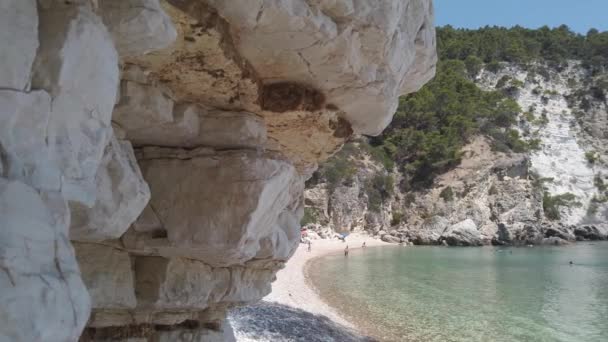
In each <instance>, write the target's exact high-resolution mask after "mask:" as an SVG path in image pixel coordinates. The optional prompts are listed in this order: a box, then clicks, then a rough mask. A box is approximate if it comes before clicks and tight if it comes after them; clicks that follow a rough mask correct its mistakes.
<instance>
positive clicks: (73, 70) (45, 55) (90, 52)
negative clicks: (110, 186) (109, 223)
mask: <svg viewBox="0 0 608 342" xmlns="http://www.w3.org/2000/svg"><path fill="white" fill-rule="evenodd" d="M39 18H40V22H39V31H38V32H39V39H40V47H39V48H38V54H37V56H36V59H35V61H34V65H33V77H32V88H36V89H43V90H46V91H47V92H48V93H49V94H50V96H51V99H52V102H51V109H52V111H51V115H50V116H49V120H48V125H47V127H46V132H47V133H46V141H47V144H48V145H49V151H50V155H51V156H52V158H53V159H54V160H56V161H57V163H58V165H59V167H60V170H61V172H62V187H61V191H62V193H63V195H64V197H65V198H66V199H68V200H71V201H77V202H81V203H83V204H85V205H88V206H91V205H93V203H94V202H95V193H96V186H95V175H96V173H97V169H98V167H99V164H100V162H101V159H102V156H103V152H104V149H105V147H106V145H107V143H108V141H109V139H110V137H111V134H112V129H111V125H110V119H111V116H112V108H113V107H114V103H115V99H116V89H117V86H118V55H117V54H116V50H115V49H114V44H113V42H112V39H111V38H110V35H109V34H108V31H107V30H106V28H105V26H104V25H103V23H102V22H101V19H99V17H97V16H96V15H95V14H94V13H93V10H92V9H91V8H90V6H84V5H81V4H79V3H78V2H62V4H61V5H57V7H54V4H53V6H51V5H50V4H42V5H41V6H40V10H39Z"/></svg>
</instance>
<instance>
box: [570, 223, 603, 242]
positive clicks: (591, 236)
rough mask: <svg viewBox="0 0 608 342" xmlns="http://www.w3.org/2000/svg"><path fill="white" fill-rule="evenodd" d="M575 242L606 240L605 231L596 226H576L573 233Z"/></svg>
mask: <svg viewBox="0 0 608 342" xmlns="http://www.w3.org/2000/svg"><path fill="white" fill-rule="evenodd" d="M573 233H574V235H575V236H576V239H577V240H606V239H607V238H608V236H607V234H606V232H605V231H602V230H601V229H599V228H598V227H596V226H578V227H576V228H574V231H573Z"/></svg>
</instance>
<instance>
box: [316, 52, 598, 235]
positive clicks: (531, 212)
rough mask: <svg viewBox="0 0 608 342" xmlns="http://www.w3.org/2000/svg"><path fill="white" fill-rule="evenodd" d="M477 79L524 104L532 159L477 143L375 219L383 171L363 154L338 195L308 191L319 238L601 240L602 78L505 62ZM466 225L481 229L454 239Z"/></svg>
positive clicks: (386, 204)
mask: <svg viewBox="0 0 608 342" xmlns="http://www.w3.org/2000/svg"><path fill="white" fill-rule="evenodd" d="M505 80H506V81H505ZM474 81H475V82H476V83H477V85H478V86H479V87H480V88H482V89H484V90H488V91H496V90H498V91H501V92H505V93H507V94H508V95H509V96H511V97H512V98H513V99H514V100H516V101H517V102H518V103H519V105H520V107H521V108H522V110H523V112H522V113H521V114H520V116H519V118H518V122H517V125H516V126H515V127H514V128H515V129H516V130H517V131H518V132H519V134H520V136H521V137H522V138H523V139H524V140H525V141H527V142H528V143H529V144H530V146H531V147H532V148H531V149H530V150H529V151H527V152H523V153H503V152H499V151H497V150H496V149H495V148H494V147H493V141H492V139H491V138H482V137H476V138H474V139H472V141H470V143H469V144H468V145H467V146H465V147H464V148H463V149H462V151H461V154H462V162H461V163H460V165H458V166H457V167H455V168H454V169H452V170H450V171H448V172H446V173H444V174H443V175H441V176H439V177H437V179H436V180H435V181H434V183H433V184H432V185H431V186H429V187H428V188H427V189H424V190H422V191H409V190H408V189H404V188H400V187H398V186H395V187H394V189H393V192H394V196H391V197H389V198H387V199H386V200H385V201H383V203H382V206H381V210H378V214H376V215H373V216H371V215H368V214H369V210H368V209H369V206H368V200H369V196H370V191H371V190H370V188H369V187H367V188H366V187H365V185H366V179H369V177H368V176H367V177H366V175H368V174H372V173H374V172H376V170H378V169H381V168H382V165H381V164H380V163H378V162H375V163H371V164H370V163H368V162H367V160H368V159H369V155H368V154H369V153H366V152H365V151H366V149H365V148H359V147H358V149H356V150H355V151H354V152H349V153H347V154H348V155H349V156H350V157H348V158H350V160H351V162H352V163H353V164H356V165H357V172H356V176H355V177H353V181H352V182H350V183H348V184H339V185H338V186H337V187H335V189H333V188H332V189H330V188H329V187H328V184H326V183H323V182H321V183H318V182H316V183H315V182H310V183H309V184H308V189H307V190H306V193H305V196H306V204H307V209H306V210H307V211H314V213H316V216H315V218H316V221H317V223H318V224H320V226H319V227H316V228H315V230H316V231H323V230H324V229H326V228H331V229H333V230H336V231H340V230H341V229H342V230H365V231H368V232H370V233H372V234H376V233H377V232H378V231H385V232H388V233H387V235H390V236H392V237H395V238H397V239H398V240H400V241H410V242H413V243H415V244H423V245H427V244H443V242H444V241H445V244H450V245H471V244H472V245H479V244H484V245H487V244H495V245H504V244H534V245H537V244H555V243H556V242H557V243H558V244H562V243H566V242H571V241H574V240H576V239H578V240H588V239H596V240H601V239H604V233H603V229H604V228H603V227H604V226H605V225H604V222H605V221H606V218H607V217H608V216H607V213H608V207H607V205H608V192H607V189H608V186H607V185H606V184H608V179H607V178H606V175H607V174H608V169H607V166H606V162H607V159H606V157H605V156H606V155H607V151H606V147H605V146H607V145H608V144H606V138H607V137H606V136H605V134H604V133H603V132H604V131H605V130H603V131H602V128H606V120H605V117H606V113H607V112H608V109H607V108H608V107H607V106H606V101H605V100H603V98H605V96H604V95H603V94H604V93H605V91H603V90H601V86H600V84H601V82H602V76H601V75H593V74H591V73H590V72H589V71H588V70H586V69H584V68H583V67H582V66H581V65H580V63H579V62H576V61H570V62H568V63H567V65H566V66H565V67H564V68H563V69H562V70H560V71H557V70H555V69H553V68H551V67H549V66H547V65H544V64H542V63H532V64H531V65H529V66H527V67H526V68H522V67H521V66H516V65H509V64H506V63H503V65H502V66H501V69H500V70H499V71H498V72H494V71H490V70H482V71H481V72H480V73H479V74H478V75H476V76H475V79H474ZM509 82H510V83H509ZM500 84H510V85H509V86H502V85H500ZM362 151H363V153H362ZM335 159H336V158H333V159H332V160H330V162H334V160H335ZM400 167H407V165H400ZM392 177H393V179H394V180H395V182H394V183H395V184H398V183H399V181H398V180H399V177H400V176H399V172H394V171H393V172H392ZM313 179H314V178H313ZM560 196H565V197H563V198H570V199H569V200H567V201H566V200H560ZM469 220H471V221H472V222H473V223H474V225H475V227H476V228H475V229H467V230H466V232H468V233H471V234H472V235H471V234H468V233H463V232H460V231H457V234H451V232H450V229H451V228H450V227H452V226H453V225H456V224H458V223H460V222H463V221H469ZM469 226H470V227H473V225H469ZM461 233H462V234H461ZM324 235H325V236H331V234H324ZM378 235H380V234H378ZM379 237H381V235H380V236H379ZM448 237H449V239H448ZM386 239H388V237H384V240H386ZM545 239H548V240H545ZM557 239H559V240H557ZM395 241H396V240H395Z"/></svg>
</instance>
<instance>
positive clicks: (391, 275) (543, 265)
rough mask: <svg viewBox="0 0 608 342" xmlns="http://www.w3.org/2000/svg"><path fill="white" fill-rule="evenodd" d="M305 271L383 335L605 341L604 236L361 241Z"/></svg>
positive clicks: (607, 259)
mask: <svg viewBox="0 0 608 342" xmlns="http://www.w3.org/2000/svg"><path fill="white" fill-rule="evenodd" d="M570 261H572V265H571V264H570ZM307 276H308V278H309V280H310V281H311V282H312V284H313V285H314V286H315V287H316V288H317V290H318V291H319V292H320V294H321V296H322V297H323V298H324V299H325V300H327V301H328V302H329V303H330V304H331V305H332V306H334V307H336V308H337V309H338V310H339V311H340V312H341V313H343V314H344V315H345V316H346V318H348V319H350V320H351V321H352V322H354V323H355V324H356V325H357V326H358V327H359V328H361V329H362V330H363V331H364V332H365V333H367V334H369V335H371V336H372V337H375V338H378V339H379V340H384V341H509V342H512V341H568V342H575V341H581V342H594V341H598V342H600V341H601V342H607V341H608V243H606V242H597V243H578V244H575V245H572V246H566V247H531V248H529V247H521V248H495V247H483V248H444V247H397V246H395V247H379V248H367V249H365V250H356V251H351V253H350V255H349V256H348V257H344V255H341V254H340V255H331V256H327V257H323V258H319V259H315V260H313V261H311V263H309V264H308V267H307Z"/></svg>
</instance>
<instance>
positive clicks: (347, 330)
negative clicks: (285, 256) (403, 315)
mask: <svg viewBox="0 0 608 342" xmlns="http://www.w3.org/2000/svg"><path fill="white" fill-rule="evenodd" d="M363 242H365V243H366V246H367V247H382V246H393V245H394V244H390V243H387V242H383V241H381V240H380V239H375V238H373V237H371V236H369V235H367V234H362V233H353V234H350V235H349V236H348V237H347V238H346V242H342V241H340V240H338V239H330V240H323V239H321V240H313V241H312V250H311V252H308V251H307V248H308V246H307V245H306V244H303V243H300V244H299V245H298V248H297V250H296V252H295V253H294V255H293V256H292V257H291V258H290V259H289V261H288V262H287V264H286V265H285V268H283V269H282V270H280V271H279V272H278V273H277V278H276V280H275V281H274V282H273V284H272V292H271V293H270V294H268V295H267V296H266V297H264V298H263V299H262V300H261V301H260V302H258V303H257V304H253V305H249V306H244V307H239V308H236V309H233V310H231V311H230V313H229V315H228V321H229V323H230V325H231V327H232V329H233V331H234V335H235V338H236V341H238V342H254V341H255V342H275V341H277V342H278V341H303V342H304V341H305V342H317V341H318V342H325V341H328V340H331V341H352V342H370V341H376V340H375V339H373V338H371V337H370V336H368V335H366V332H365V331H364V330H363V329H361V328H360V327H357V325H356V324H355V323H353V322H352V321H349V320H348V319H347V318H346V317H345V316H344V315H343V314H342V313H340V312H339V311H338V310H337V309H336V308H334V307H332V306H331V305H330V304H329V303H327V302H325V301H324V300H323V299H322V298H321V296H320V294H319V293H318V291H317V289H316V288H315V287H314V286H313V284H312V282H311V281H310V279H309V278H308V275H307V268H308V267H309V266H310V264H311V261H314V260H318V259H319V258H322V257H325V256H328V255H332V254H336V253H342V252H343V251H344V248H345V247H346V245H348V246H349V250H351V251H360V250H361V249H362V248H361V246H362V244H363Z"/></svg>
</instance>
